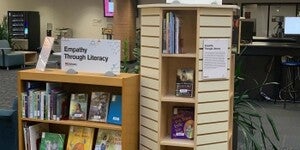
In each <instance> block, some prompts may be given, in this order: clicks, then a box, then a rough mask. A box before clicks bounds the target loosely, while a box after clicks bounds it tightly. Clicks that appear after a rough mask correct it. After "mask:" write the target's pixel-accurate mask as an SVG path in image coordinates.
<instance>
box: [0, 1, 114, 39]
mask: <svg viewBox="0 0 300 150" xmlns="http://www.w3.org/2000/svg"><path fill="white" fill-rule="evenodd" d="M102 5H103V1H102V0H1V2H0V17H1V18H2V16H3V15H6V14H7V11H14V10H15V11H39V12H40V19H41V41H43V40H44V37H45V35H46V29H47V23H52V24H53V29H55V28H61V27H68V28H72V29H73V37H80V38H104V37H103V36H102V34H101V28H103V27H107V24H112V18H105V17H103V16H104V15H103V10H102V8H103V6H102Z"/></svg>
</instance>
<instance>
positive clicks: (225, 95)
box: [198, 90, 229, 103]
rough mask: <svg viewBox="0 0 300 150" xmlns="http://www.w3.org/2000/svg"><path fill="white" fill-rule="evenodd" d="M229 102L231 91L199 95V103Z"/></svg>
mask: <svg viewBox="0 0 300 150" xmlns="http://www.w3.org/2000/svg"><path fill="white" fill-rule="evenodd" d="M222 100H229V91H228V90H227V91H214V92H207V93H198V102H199V103H203V102H214V101H222Z"/></svg>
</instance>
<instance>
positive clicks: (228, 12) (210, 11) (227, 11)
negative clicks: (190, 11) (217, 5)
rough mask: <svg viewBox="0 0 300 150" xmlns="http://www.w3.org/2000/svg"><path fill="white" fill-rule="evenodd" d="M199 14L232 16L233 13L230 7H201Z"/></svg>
mask: <svg viewBox="0 0 300 150" xmlns="http://www.w3.org/2000/svg"><path fill="white" fill-rule="evenodd" d="M199 14H200V15H203V16H232V14H233V13H232V10H230V9H211V8H200V9H199Z"/></svg>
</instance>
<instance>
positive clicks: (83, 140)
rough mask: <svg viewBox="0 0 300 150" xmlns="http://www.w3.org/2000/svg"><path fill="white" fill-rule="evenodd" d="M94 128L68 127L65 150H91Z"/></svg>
mask: <svg viewBox="0 0 300 150" xmlns="http://www.w3.org/2000/svg"><path fill="white" fill-rule="evenodd" d="M93 138H94V128H88V127H79V126H70V130H69V137H68V143H67V150H75V149H76V150H77V149H78V150H91V149H92V146H93Z"/></svg>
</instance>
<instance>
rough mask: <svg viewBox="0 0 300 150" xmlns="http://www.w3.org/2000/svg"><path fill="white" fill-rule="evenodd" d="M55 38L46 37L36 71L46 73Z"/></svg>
mask: <svg viewBox="0 0 300 150" xmlns="http://www.w3.org/2000/svg"><path fill="white" fill-rule="evenodd" d="M53 42H54V38H53V37H45V40H44V44H43V46H42V50H41V53H40V55H39V60H38V62H37V64H36V69H37V70H40V71H45V68H46V65H47V62H48V59H49V55H50V53H51V49H52V46H53Z"/></svg>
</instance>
